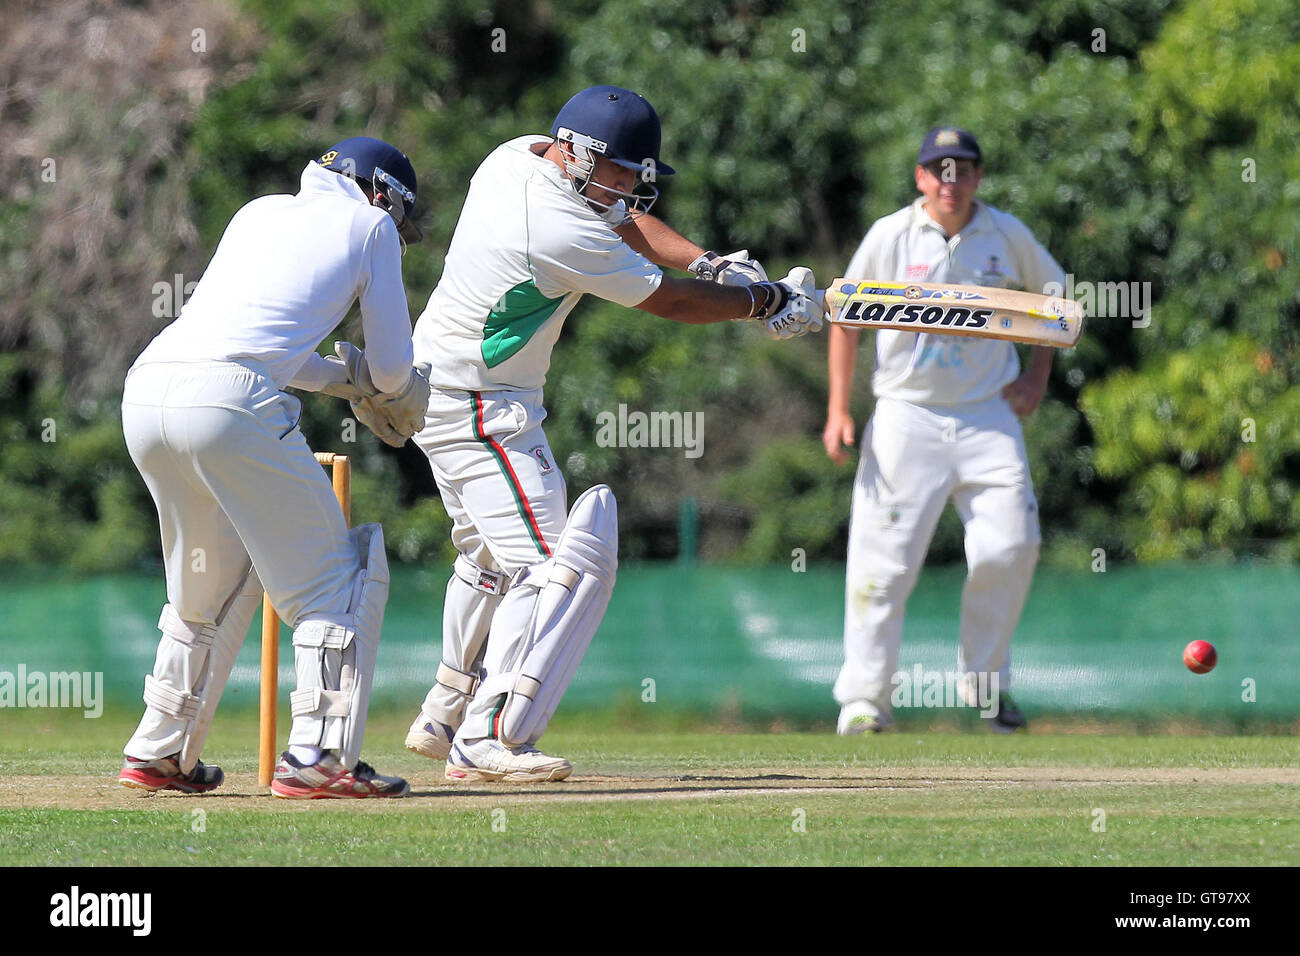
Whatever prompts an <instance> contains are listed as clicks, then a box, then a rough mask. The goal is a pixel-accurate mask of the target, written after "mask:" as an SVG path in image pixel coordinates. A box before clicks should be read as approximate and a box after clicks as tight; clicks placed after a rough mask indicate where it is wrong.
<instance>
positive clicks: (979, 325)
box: [822, 279, 1083, 349]
mask: <svg viewBox="0 0 1300 956" xmlns="http://www.w3.org/2000/svg"><path fill="white" fill-rule="evenodd" d="M822 296H823V298H822V303H823V308H824V310H825V312H827V313H829V315H830V320H831V321H832V322H834V323H835V324H836V325H846V326H850V327H853V328H862V329H897V330H898V331H900V332H933V333H934V334H936V335H975V336H980V337H982V338H988V339H1006V340H1008V341H1011V342H1024V343H1027V344H1029V345H1047V346H1051V347H1053V348H1060V349H1068V348H1070V347H1071V346H1073V345H1075V344H1076V343H1078V341H1079V336H1080V335H1082V334H1083V307H1082V306H1081V305H1079V303H1078V302H1075V301H1074V300H1073V299H1064V298H1061V297H1060V296H1052V295H1037V294H1035V293H1033V292H1019V291H1016V290H1014V289H997V288H985V287H984V286H975V285H945V284H941V283H935V282H911V283H908V282H875V281H872V280H866V281H858V280H855V279H836V280H835V281H834V282H833V283H831V286H830V288H828V289H827V290H826V291H825V292H824V293H822Z"/></svg>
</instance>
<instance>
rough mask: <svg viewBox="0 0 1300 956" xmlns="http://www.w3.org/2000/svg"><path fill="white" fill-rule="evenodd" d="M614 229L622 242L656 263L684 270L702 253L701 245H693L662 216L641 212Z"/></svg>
mask: <svg viewBox="0 0 1300 956" xmlns="http://www.w3.org/2000/svg"><path fill="white" fill-rule="evenodd" d="M614 231H615V232H617V233H618V234H619V237H620V238H621V239H622V240H623V241H624V242H626V243H627V244H628V245H629V246H631V247H632V248H633V249H635V250H636V251H637V252H639V253H641V255H643V256H645V257H646V258H647V259H649V260H650V261H651V262H653V263H654V264H655V265H657V266H666V267H668V268H670V269H681V270H682V271H683V272H684V271H686V267H687V266H689V265H690V264H691V263H692V262H694V261H695V260H696V259H698V258H699V257H700V256H702V255H704V249H703V247H701V246H697V245H696V244H695V243H693V242H691V240H689V239H687V238H686V237H685V236H683V235H682V234H681V233H679V232H677V231H676V230H674V229H672V228H670V227H669V226H668V225H667V224H666V223H665V222H664V221H663V220H662V219H658V218H656V217H654V216H652V215H650V214H649V213H642V214H641V215H639V216H637V217H636V218H635V219H633V220H632V221H631V222H627V223H624V224H623V225H621V226H619V227H618V228H616V229H615V230H614Z"/></svg>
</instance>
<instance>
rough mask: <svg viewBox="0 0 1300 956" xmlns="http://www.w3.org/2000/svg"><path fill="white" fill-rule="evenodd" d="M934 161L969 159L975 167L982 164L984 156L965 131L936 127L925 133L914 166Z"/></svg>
mask: <svg viewBox="0 0 1300 956" xmlns="http://www.w3.org/2000/svg"><path fill="white" fill-rule="evenodd" d="M936 159H969V160H973V161H974V162H975V165H976V166H980V165H982V164H983V161H984V154H983V153H981V152H980V144H979V143H978V142H976V141H975V137H974V136H972V135H971V134H970V133H968V132H966V130H964V129H957V128H956V127H953V126H936V127H935V128H934V129H932V130H930V132H928V133H926V134H925V139H924V140H922V141H921V151H920V152H919V153H917V156H916V165H918V166H924V165H925V164H926V163H932V162H934V161H935V160H936Z"/></svg>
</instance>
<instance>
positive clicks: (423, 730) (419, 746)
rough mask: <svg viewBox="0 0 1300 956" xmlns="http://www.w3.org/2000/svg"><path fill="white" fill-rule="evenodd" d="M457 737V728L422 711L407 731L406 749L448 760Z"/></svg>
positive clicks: (435, 758) (436, 758)
mask: <svg viewBox="0 0 1300 956" xmlns="http://www.w3.org/2000/svg"><path fill="white" fill-rule="evenodd" d="M455 738H456V731H455V730H453V729H452V728H451V727H448V726H447V725H446V724H444V723H442V722H441V721H437V720H434V719H433V718H432V717H430V716H429V715H427V714H426V713H425V712H424V711H420V716H418V717H416V718H415V723H413V724H411V729H410V730H409V731H407V733H406V749H407V750H413V751H415V752H416V753H417V754H424V756H426V757H432V758H433V759H434V760H446V759H447V755H448V754H450V753H451V742H452V741H453V740H454V739H455Z"/></svg>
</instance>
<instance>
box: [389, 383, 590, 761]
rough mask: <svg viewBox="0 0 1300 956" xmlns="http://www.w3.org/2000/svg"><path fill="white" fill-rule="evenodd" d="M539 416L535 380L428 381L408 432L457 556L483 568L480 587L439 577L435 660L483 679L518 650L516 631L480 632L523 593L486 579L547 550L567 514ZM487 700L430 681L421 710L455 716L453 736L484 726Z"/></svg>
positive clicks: (537, 559)
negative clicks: (463, 386)
mask: <svg viewBox="0 0 1300 956" xmlns="http://www.w3.org/2000/svg"><path fill="white" fill-rule="evenodd" d="M545 418H546V409H544V408H543V407H542V392H541V389H534V390H529V391H515V390H495V391H487V392H477V391H460V390H455V389H440V388H435V389H433V391H432V394H431V395H430V397H429V410H428V414H427V415H426V417H425V426H424V429H423V430H422V431H420V432H418V433H417V434H416V435H415V438H414V441H415V443H416V444H417V445H419V446H420V450H421V451H423V452H424V454H425V456H426V457H427V458H428V459H429V467H430V469H431V470H432V472H433V477H434V480H435V481H436V482H437V484H438V491H439V493H440V494H441V496H442V503H443V506H444V507H445V508H446V509H447V516H448V517H449V518H451V520H452V532H451V535H452V543H453V544H455V546H456V550H457V551H458V552H459V553H460V555H461V556H462V560H463V561H466V562H468V563H469V564H470V565H472V566H473V567H474V568H477V569H481V571H486V572H488V574H487V575H479V579H481V580H482V582H483V586H481V587H478V586H475V585H472V584H470V583H469V582H467V581H466V580H464V579H463V578H462V577H461V576H460V575H459V574H456V573H453V574H452V576H451V579H450V580H449V581H448V583H447V598H446V602H445V605H444V611H443V626H442V659H443V661H444V662H446V663H447V664H449V665H451V666H452V667H455V668H457V669H458V670H460V671H462V672H466V673H475V674H477V675H479V676H481V677H484V678H486V677H488V676H490V675H492V674H494V673H499V672H501V671H505V670H510V669H511V668H512V667H514V666H515V665H516V664H517V662H518V661H519V659H520V658H521V656H522V655H523V654H525V653H526V652H527V650H528V648H527V647H526V646H525V640H524V638H525V637H526V635H524V634H519V635H500V636H494V638H493V640H492V641H488V635H489V632H490V630H491V626H492V620H493V618H494V617H495V616H496V613H497V611H498V609H499V608H500V607H501V606H502V604H503V603H504V602H510V601H513V600H522V599H524V597H525V594H524V593H523V592H515V594H514V595H513V596H512V594H511V593H510V592H509V591H504V593H494V592H493V591H492V589H491V587H492V585H493V584H494V583H496V582H499V583H500V584H501V585H502V586H504V585H505V583H506V582H507V581H508V580H509V579H510V578H511V577H513V576H514V575H515V574H517V573H518V572H519V571H521V570H523V569H524V568H526V567H530V566H532V565H535V564H540V563H542V562H543V561H546V560H547V559H548V558H550V556H551V549H552V548H553V547H554V546H555V543H556V541H557V540H558V539H559V537H560V532H561V531H563V530H564V525H565V522H566V521H567V519H568V506H567V501H566V489H565V483H564V476H563V475H562V474H561V473H560V469H559V466H558V465H557V464H556V463H555V458H554V456H553V455H552V454H551V446H550V443H549V442H548V441H547V439H546V434H545V432H543V431H542V422H543V420H544V419H545ZM494 575H495V576H496V582H494V581H493V580H492V579H493V577H494ZM467 576H469V575H467ZM507 610H508V609H507ZM496 704H497V702H496V701H495V700H494V699H493V698H492V697H489V696H487V695H484V694H478V695H476V696H475V697H474V698H473V699H472V700H471V699H469V698H468V697H466V696H465V695H463V694H460V693H458V692H456V691H454V690H452V689H450V688H447V687H444V686H443V685H441V684H436V683H435V684H434V686H433V687H432V688H431V689H430V691H429V694H428V696H427V697H426V698H425V702H424V705H423V708H422V709H423V711H424V713H425V714H427V715H428V716H430V717H432V718H434V719H435V720H437V721H439V722H440V723H442V724H445V725H447V727H448V729H450V730H451V731H453V732H455V731H456V730H457V729H458V728H461V727H462V723H463V725H464V727H463V733H462V737H463V738H465V739H473V738H477V737H486V736H489V735H490V734H491V733H492V732H493V719H494V711H495V710H497V709H499V708H497V706H496Z"/></svg>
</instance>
